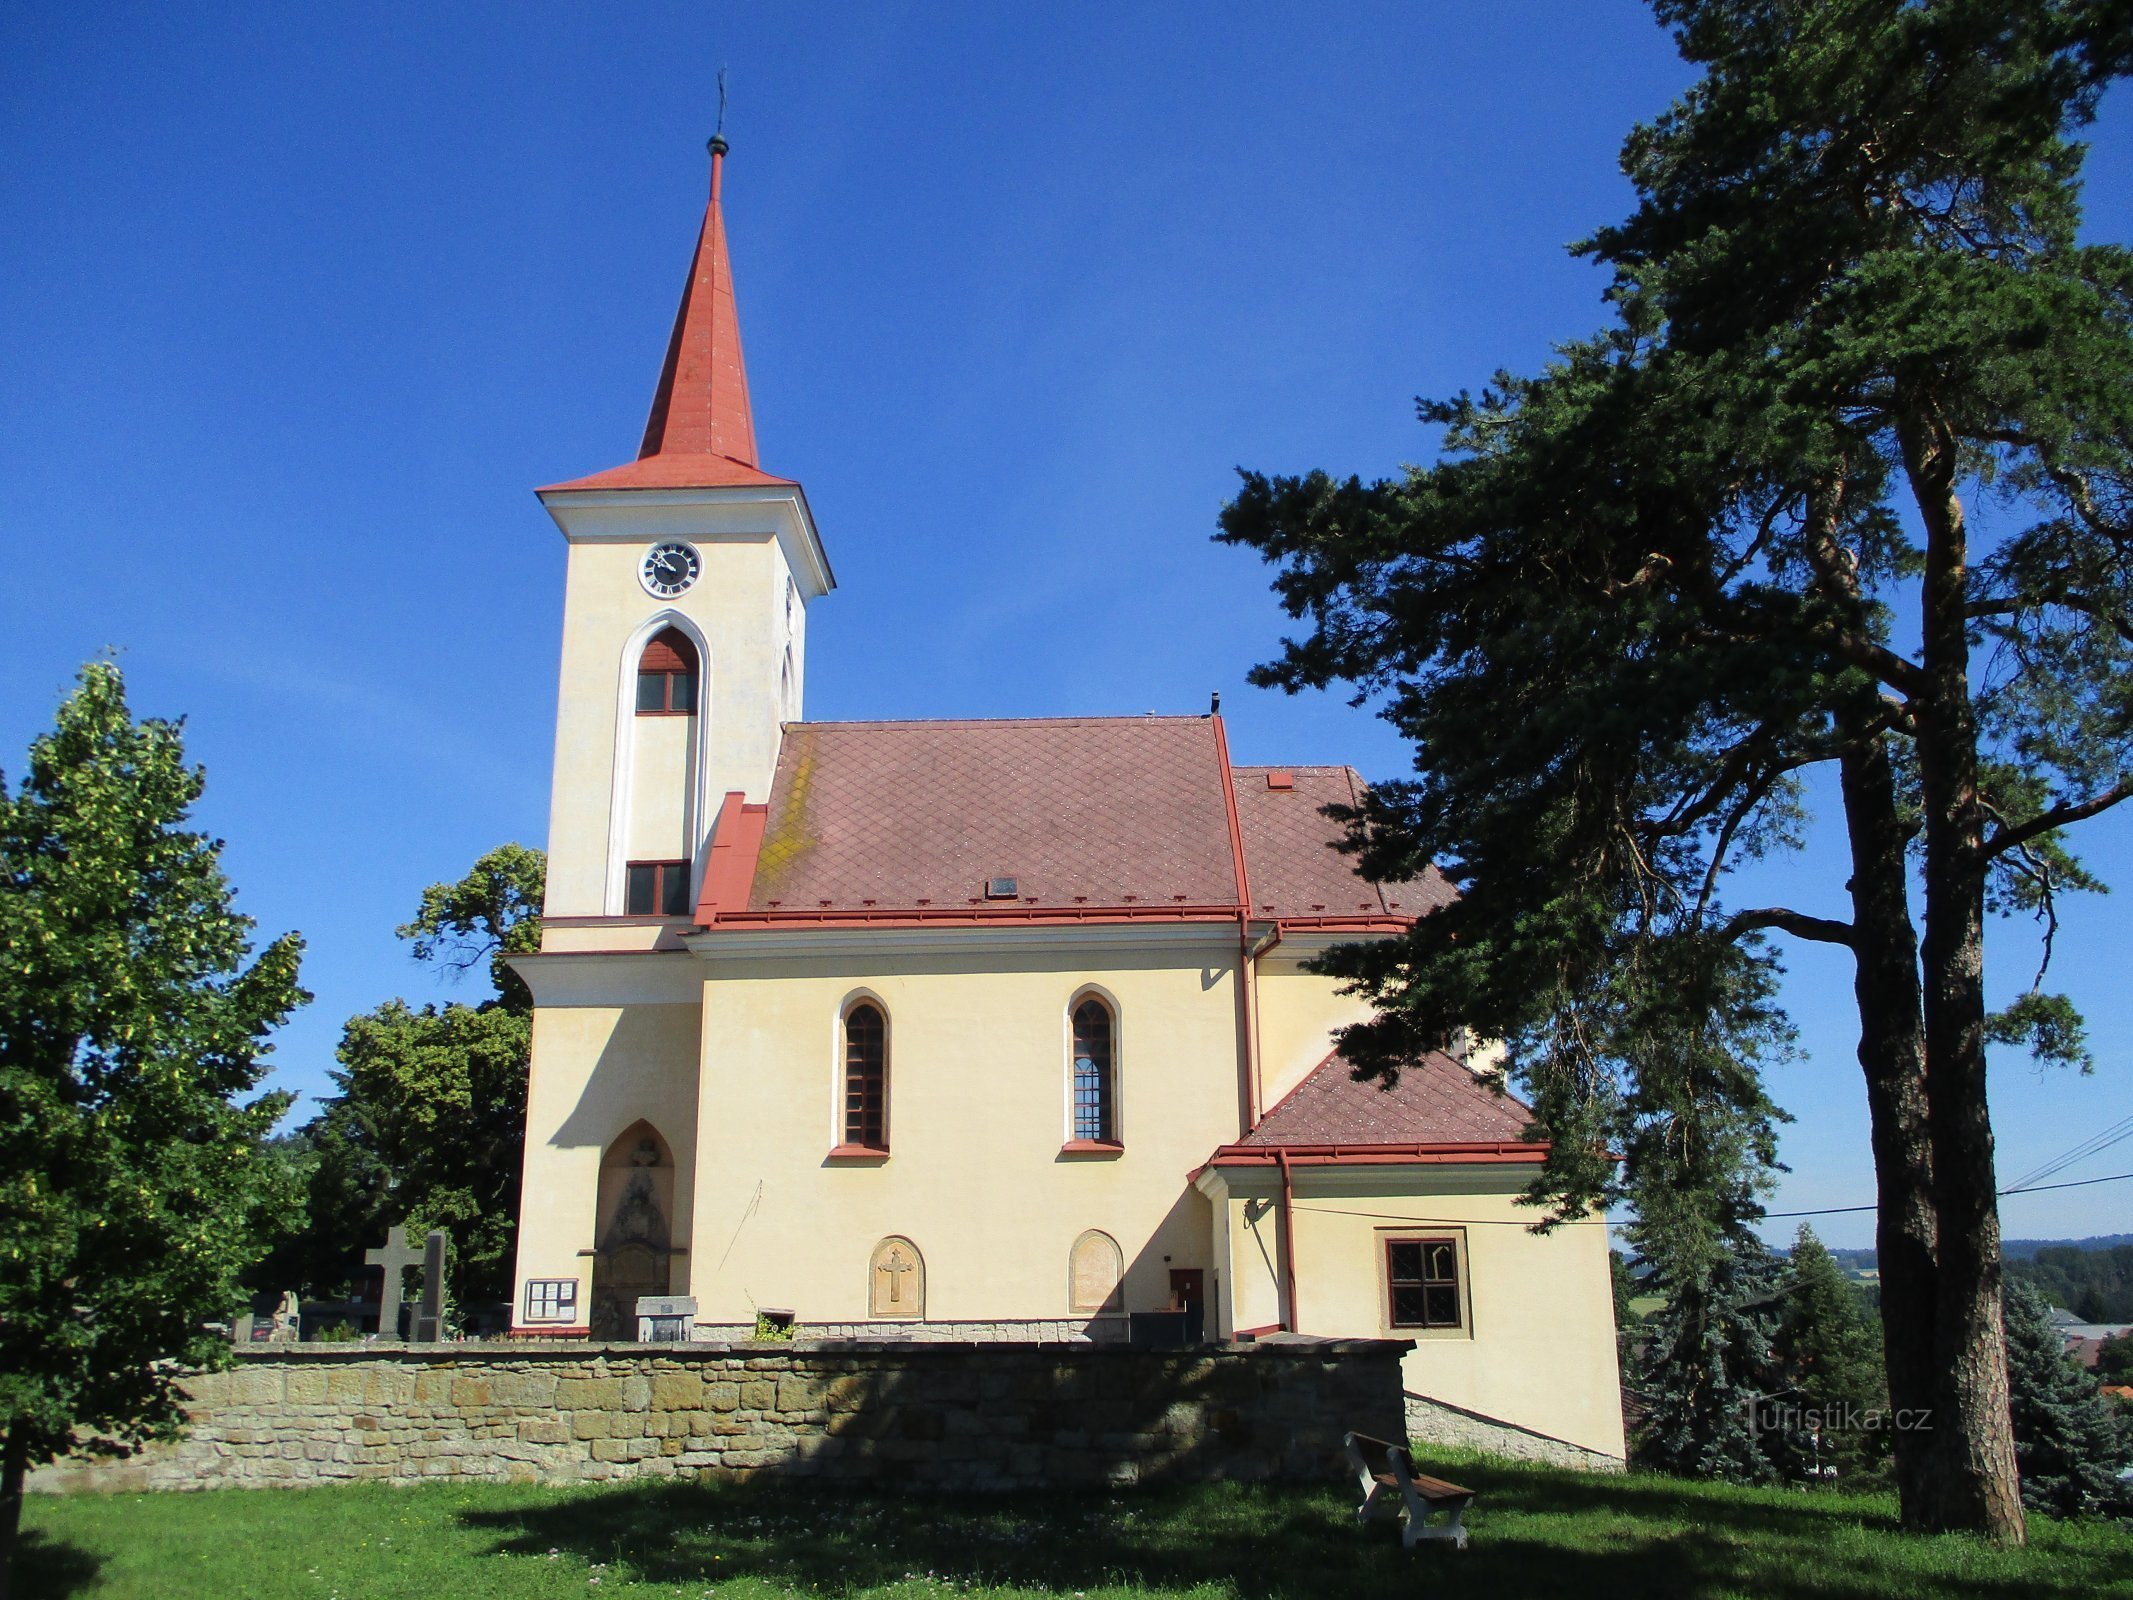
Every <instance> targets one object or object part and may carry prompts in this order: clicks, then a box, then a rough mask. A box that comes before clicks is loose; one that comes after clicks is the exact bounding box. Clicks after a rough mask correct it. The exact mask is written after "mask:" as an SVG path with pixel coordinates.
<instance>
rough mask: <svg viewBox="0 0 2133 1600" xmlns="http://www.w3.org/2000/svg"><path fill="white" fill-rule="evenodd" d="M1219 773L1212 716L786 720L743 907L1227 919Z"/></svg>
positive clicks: (1229, 900) (1230, 902)
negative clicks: (991, 896)
mask: <svg viewBox="0 0 2133 1600" xmlns="http://www.w3.org/2000/svg"><path fill="white" fill-rule="evenodd" d="M1220 775H1221V768H1220V766H1219V764H1218V760H1217V754H1216V744H1215V735H1214V723H1213V721H1212V719H1210V718H1207V717H1107V718H1062V719H1059V720H1052V721H997V722H994V721H987V722H817V723H795V724H793V725H791V726H790V727H788V728H787V729H786V730H785V740H784V744H783V747H782V748H781V749H780V751H779V753H778V770H777V775H776V777H775V778H774V779H773V780H772V783H771V789H770V821H769V827H768V831H767V833H766V835H765V837H764V840H763V848H762V852H761V854H760V855H759V857H758V858H757V862H756V871H755V884H754V888H753V890H752V892H751V893H750V895H749V900H748V906H749V909H750V910H751V911H784V912H788V913H803V914H804V913H812V912H815V911H818V910H823V909H838V910H861V909H868V908H876V909H893V910H916V909H923V908H927V907H934V908H944V909H955V910H969V909H971V908H973V907H977V908H984V907H987V906H991V907H995V908H999V907H1002V906H1003V905H1005V904H1014V905H1017V906H1021V907H1025V908H1026V907H1032V906H1035V907H1045V908H1053V909H1072V908H1075V907H1079V906H1102V907H1120V906H1139V907H1145V908H1148V909H1151V910H1153V909H1158V908H1171V907H1222V908H1234V906H1235V905H1236V903H1237V891H1236V881H1235V871H1234V867H1233V864H1232V856H1231V851H1230V843H1229V820H1228V813H1227V808H1226V807H1225V804H1224V801H1223V796H1222V785H1221V776H1220ZM996 877H1007V878H1013V879H1014V880H1015V895H1016V898H1015V900H1014V901H1013V902H1001V901H994V900H988V899H987V898H986V893H985V890H986V882H987V880H988V879H991V878H996Z"/></svg>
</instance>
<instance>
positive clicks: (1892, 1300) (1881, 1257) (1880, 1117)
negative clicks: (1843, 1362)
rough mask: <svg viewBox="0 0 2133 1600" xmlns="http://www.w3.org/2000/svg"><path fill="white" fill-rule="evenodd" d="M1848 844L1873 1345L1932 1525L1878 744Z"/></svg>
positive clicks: (1929, 1331) (1924, 1175) (1905, 1047)
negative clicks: (1876, 1317)
mask: <svg viewBox="0 0 2133 1600" xmlns="http://www.w3.org/2000/svg"><path fill="white" fill-rule="evenodd" d="M1842 772H1843V787H1844V815H1845V823H1846V827H1847V829H1848V831H1849V833H1850V836H1851V852H1852V880H1851V885H1850V888H1851V896H1852V927H1853V930H1854V932H1853V946H1852V951H1853V955H1854V957H1855V959H1856V961H1857V966H1856V969H1855V972H1854V977H1853V992H1854V994H1855V995H1856V997H1857V1000H1858V1005H1859V1065H1860V1066H1861V1067H1862V1068H1864V1069H1865V1072H1866V1104H1867V1113H1868V1117H1869V1120H1870V1126H1871V1130H1872V1139H1873V1149H1874V1183H1875V1200H1876V1205H1875V1213H1876V1214H1875V1232H1874V1246H1875V1256H1876V1260H1877V1263H1878V1265H1879V1267H1880V1272H1881V1345H1882V1352H1883V1356H1884V1361H1885V1365H1886V1369H1887V1372H1888V1384H1889V1406H1890V1408H1891V1410H1893V1411H1894V1412H1895V1413H1896V1416H1895V1418H1894V1421H1895V1423H1896V1428H1895V1431H1894V1434H1893V1439H1892V1442H1893V1447H1894V1451H1895V1466H1896V1492H1897V1498H1898V1500H1899V1502H1900V1504H1901V1506H1902V1512H1903V1520H1904V1524H1905V1526H1907V1527H1913V1528H1922V1527H1926V1526H1929V1525H1931V1519H1932V1512H1931V1509H1930V1508H1931V1506H1932V1502H1933V1495H1932V1487H1931V1486H1932V1483H1933V1481H1934V1470H1933V1469H1934V1456H1933V1437H1932V1434H1931V1432H1930V1430H1929V1428H1927V1427H1926V1426H1922V1425H1921V1424H1923V1423H1925V1422H1926V1420H1927V1419H1929V1418H1930V1417H1931V1416H1932V1413H1933V1407H1934V1402H1935V1386H1934V1382H1933V1373H1934V1368H1935V1356H1934V1347H1935V1339H1934V1324H1935V1320H1936V1312H1937V1304H1936V1302H1937V1295H1938V1290H1937V1286H1936V1282H1935V1269H1934V1261H1935V1228H1934V1210H1933V1196H1932V1160H1931V1131H1930V1129H1929V1127H1928V1125H1927V1120H1926V1078H1925V1040H1924V1037H1923V1031H1922V1030H1923V1026H1924V1023H1923V1018H1922V1016H1921V1009H1920V1008H1921V1003H1922V1002H1921V997H1920V994H1919V983H1918V938H1917V934H1916V932H1915V930H1914V929H1913V927H1912V923H1911V906H1910V884H1909V876H1908V869H1907V865H1906V862H1905V859H1904V847H1905V844H1906V838H1905V834H1904V828H1903V823H1902V819H1901V817H1900V816H1899V814H1898V812H1897V807H1896V775H1895V771H1894V768H1893V766H1892V764H1891V762H1890V759H1889V751H1888V745H1887V742H1886V736H1885V735H1883V734H1880V733H1866V734H1863V735H1862V737H1861V742H1860V744H1859V745H1858V746H1857V747H1855V748H1854V749H1853V750H1852V751H1851V752H1850V753H1848V754H1847V755H1846V756H1845V757H1844V760H1843V763H1842Z"/></svg>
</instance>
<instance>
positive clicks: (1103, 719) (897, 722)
mask: <svg viewBox="0 0 2133 1600" xmlns="http://www.w3.org/2000/svg"><path fill="white" fill-rule="evenodd" d="M1209 720H1210V719H1209V717H1208V716H1207V714H1206V713H1205V712H1199V711H1175V712H1172V711H1163V712H1154V711H1149V712H1134V711H1124V712H1116V713H1095V714H1091V715H1083V716H1060V717H847V718H841V719H836V720H831V721H824V722H814V721H808V722H790V723H787V724H786V726H787V727H790V728H1031V727H1066V726H1081V727H1086V726H1089V725H1091V724H1100V725H1106V726H1107V725H1109V724H1112V723H1146V722H1207V721H1209Z"/></svg>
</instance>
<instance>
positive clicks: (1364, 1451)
mask: <svg viewBox="0 0 2133 1600" xmlns="http://www.w3.org/2000/svg"><path fill="white" fill-rule="evenodd" d="M1346 1443H1347V1446H1348V1464H1349V1465H1350V1466H1352V1467H1353V1468H1355V1476H1356V1479H1357V1481H1358V1483H1360V1484H1361V1486H1362V1490H1363V1503H1362V1504H1361V1505H1360V1506H1358V1507H1357V1508H1356V1512H1355V1520H1356V1522H1357V1523H1358V1524H1361V1523H1367V1522H1369V1521H1370V1520H1371V1519H1372V1518H1373V1517H1405V1518H1406V1519H1407V1525H1406V1526H1405V1527H1404V1528H1402V1529H1401V1530H1400V1544H1401V1545H1402V1547H1403V1548H1405V1549H1409V1550H1412V1549H1413V1548H1414V1547H1415V1542H1416V1541H1417V1540H1419V1539H1449V1540H1451V1541H1452V1544H1453V1546H1454V1548H1456V1549H1460V1550H1464V1549H1465V1548H1466V1508H1467V1507H1468V1506H1470V1505H1472V1504H1473V1503H1474V1491H1473V1490H1471V1489H1462V1488H1461V1487H1460V1486H1459V1485H1458V1484H1456V1483H1447V1482H1445V1481H1444V1479H1442V1478H1432V1477H1428V1476H1426V1475H1424V1474H1422V1473H1419V1472H1417V1471H1415V1458H1414V1457H1413V1456H1411V1455H1409V1454H1408V1452H1407V1447H1406V1446H1405V1445H1400V1444H1394V1443H1392V1442H1391V1441H1390V1440H1389V1439H1373V1438H1371V1437H1370V1435H1369V1434H1367V1433H1351V1434H1349V1435H1348V1436H1347V1439H1346ZM1439 1512H1442V1513H1443V1514H1444V1521H1442V1522H1431V1521H1430V1520H1429V1519H1430V1517H1431V1516H1432V1515H1435V1514H1436V1513H1439Z"/></svg>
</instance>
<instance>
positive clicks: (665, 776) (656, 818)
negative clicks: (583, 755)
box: [628, 717, 698, 861]
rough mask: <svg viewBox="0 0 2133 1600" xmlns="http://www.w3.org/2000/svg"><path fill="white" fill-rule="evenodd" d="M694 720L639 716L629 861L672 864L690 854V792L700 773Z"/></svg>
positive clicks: (633, 775)
mask: <svg viewBox="0 0 2133 1600" xmlns="http://www.w3.org/2000/svg"><path fill="white" fill-rule="evenodd" d="M697 720H698V719H697V718H695V717H637V718H635V719H633V721H634V726H633V728H632V734H633V737H632V740H631V743H632V744H633V745H634V746H635V749H636V759H635V761H634V762H633V763H632V767H633V770H632V772H631V775H630V830H629V851H628V859H630V860H631V861H670V860H674V859H677V858H682V857H686V856H688V855H689V852H690V848H691V845H692V842H693V841H692V839H691V837H690V823H691V817H690V812H691V810H692V809H693V805H694V800H695V797H694V795H692V794H691V793H690V790H691V789H692V788H693V787H694V778H695V775H696V740H695V733H696V724H697Z"/></svg>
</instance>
